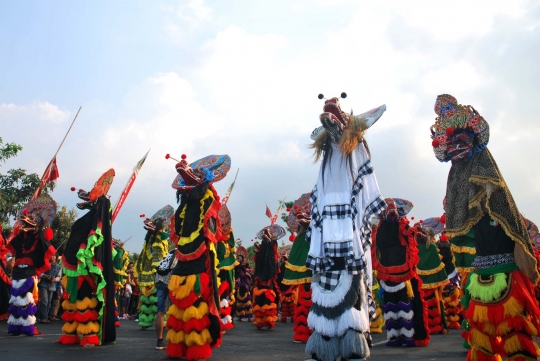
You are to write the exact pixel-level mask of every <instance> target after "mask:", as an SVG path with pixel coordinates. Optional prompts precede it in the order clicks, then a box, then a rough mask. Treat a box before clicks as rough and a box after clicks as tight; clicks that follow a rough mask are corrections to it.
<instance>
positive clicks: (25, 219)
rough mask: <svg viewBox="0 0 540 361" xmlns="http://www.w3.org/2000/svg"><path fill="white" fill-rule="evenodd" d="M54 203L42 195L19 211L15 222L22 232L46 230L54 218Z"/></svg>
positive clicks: (55, 207) (48, 197)
mask: <svg viewBox="0 0 540 361" xmlns="http://www.w3.org/2000/svg"><path fill="white" fill-rule="evenodd" d="M57 208H58V206H57V204H56V202H55V201H54V199H52V197H51V196H50V195H48V194H42V195H40V196H39V197H38V198H36V199H34V200H33V201H30V202H28V203H27V204H26V205H25V206H24V207H22V208H21V209H20V210H19V213H18V214H17V220H18V221H19V222H20V224H21V225H22V230H23V231H33V230H37V229H39V228H41V229H43V228H47V227H49V226H50V224H51V223H52V221H53V219H54V217H55V216H56V209H57Z"/></svg>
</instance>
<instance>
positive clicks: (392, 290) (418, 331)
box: [372, 198, 440, 346]
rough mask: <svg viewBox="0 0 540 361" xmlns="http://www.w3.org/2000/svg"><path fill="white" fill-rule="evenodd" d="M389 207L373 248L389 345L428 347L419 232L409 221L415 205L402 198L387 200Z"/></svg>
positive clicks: (374, 264)
mask: <svg viewBox="0 0 540 361" xmlns="http://www.w3.org/2000/svg"><path fill="white" fill-rule="evenodd" d="M386 206H387V208H386V212H385V214H384V217H383V219H382V220H381V221H380V222H379V226H378V227H377V228H376V229H375V230H374V231H373V246H372V247H373V248H372V255H373V256H372V258H373V268H374V269H376V270H377V277H378V279H379V283H380V285H381V288H382V289H383V297H382V298H383V313H384V320H385V322H386V335H387V339H388V342H387V343H386V345H387V346H427V345H428V344H429V339H430V337H429V329H428V312H427V305H426V303H425V301H424V292H423V290H422V281H421V279H420V277H419V276H418V274H417V273H416V267H417V265H418V262H419V258H418V248H417V244H416V237H415V236H416V233H417V229H416V228H414V227H409V220H408V219H407V217H406V215H407V213H409V212H410V210H411V209H412V207H413V204H412V203H411V202H409V201H407V200H404V199H400V198H386ZM439 261H440V259H439Z"/></svg>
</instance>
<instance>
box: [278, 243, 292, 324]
mask: <svg viewBox="0 0 540 361" xmlns="http://www.w3.org/2000/svg"><path fill="white" fill-rule="evenodd" d="M288 259H289V256H288V255H287V253H286V252H283V253H282V255H281V257H280V262H279V273H278V275H277V279H276V281H277V285H278V292H279V309H280V312H281V317H280V322H281V323H286V322H287V318H290V319H291V322H294V309H295V307H294V306H295V303H296V297H297V290H296V286H295V285H289V284H285V283H283V277H284V276H285V270H286V268H285V266H286V265H287V260H288Z"/></svg>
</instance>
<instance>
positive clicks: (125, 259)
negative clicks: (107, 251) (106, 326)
mask: <svg viewBox="0 0 540 361" xmlns="http://www.w3.org/2000/svg"><path fill="white" fill-rule="evenodd" d="M128 265H129V252H127V251H126V250H125V249H124V243H122V242H121V241H120V240H119V239H114V238H113V270H114V292H115V297H114V324H115V325H116V327H120V317H119V312H118V305H119V304H120V302H122V295H123V293H124V287H125V285H126V279H127V273H126V270H127V268H128Z"/></svg>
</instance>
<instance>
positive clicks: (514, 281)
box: [464, 270, 540, 361]
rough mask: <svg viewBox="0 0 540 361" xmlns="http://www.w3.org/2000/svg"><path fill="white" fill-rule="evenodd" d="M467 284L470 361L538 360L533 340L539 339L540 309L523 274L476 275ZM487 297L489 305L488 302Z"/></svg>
mask: <svg viewBox="0 0 540 361" xmlns="http://www.w3.org/2000/svg"><path fill="white" fill-rule="evenodd" d="M467 284H468V286H467V292H468V293H469V294H470V303H469V305H468V307H467V308H466V311H465V317H467V318H468V320H469V323H470V330H469V331H466V336H467V341H468V342H469V344H470V345H471V349H470V350H469V351H468V354H467V360H470V361H492V360H497V361H498V360H502V358H503V357H506V358H507V360H512V361H532V360H537V358H538V357H539V356H540V350H539V348H538V345H537V344H536V343H535V342H534V341H533V340H532V338H533V337H536V336H538V329H539V328H538V327H539V317H540V309H539V308H538V304H537V302H536V300H535V299H534V298H533V297H532V295H534V290H533V285H532V283H531V281H530V280H529V279H528V278H527V277H526V276H525V275H524V274H523V272H522V271H519V270H516V271H512V272H509V273H495V274H492V275H488V276H482V275H477V274H475V273H474V272H473V273H471V274H470V275H469V279H468V282H467ZM489 288H491V289H489ZM488 298H489V299H490V302H486V301H487V300H488ZM464 302H467V301H464Z"/></svg>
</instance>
